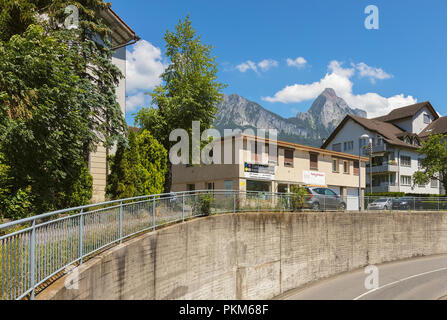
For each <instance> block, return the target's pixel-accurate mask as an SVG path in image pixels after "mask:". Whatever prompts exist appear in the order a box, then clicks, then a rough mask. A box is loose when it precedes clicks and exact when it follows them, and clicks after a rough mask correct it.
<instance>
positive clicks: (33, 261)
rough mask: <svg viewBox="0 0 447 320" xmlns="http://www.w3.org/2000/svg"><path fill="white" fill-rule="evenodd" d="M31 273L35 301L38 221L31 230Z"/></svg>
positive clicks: (32, 296)
mask: <svg viewBox="0 0 447 320" xmlns="http://www.w3.org/2000/svg"><path fill="white" fill-rule="evenodd" d="M30 255H31V257H30V259H31V265H30V269H31V270H30V271H31V288H32V291H31V300H34V290H35V284H36V220H33V224H32V230H31V252H30Z"/></svg>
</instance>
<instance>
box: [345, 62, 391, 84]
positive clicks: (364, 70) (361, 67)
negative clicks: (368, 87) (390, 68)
mask: <svg viewBox="0 0 447 320" xmlns="http://www.w3.org/2000/svg"><path fill="white" fill-rule="evenodd" d="M352 66H353V67H355V68H356V69H357V71H358V72H359V77H360V78H365V77H366V78H369V79H370V80H371V82H372V83H375V81H376V79H378V80H384V79H389V78H392V77H393V75H391V74H388V73H386V72H385V71H383V70H382V69H380V68H374V67H370V66H368V65H367V64H366V63H364V62H360V63H358V64H356V65H354V64H352Z"/></svg>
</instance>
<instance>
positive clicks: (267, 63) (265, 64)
mask: <svg viewBox="0 0 447 320" xmlns="http://www.w3.org/2000/svg"><path fill="white" fill-rule="evenodd" d="M277 66H278V61H276V60H272V59H265V60H262V61H261V62H259V63H258V67H259V68H261V70H262V71H267V70H268V69H270V68H274V67H277Z"/></svg>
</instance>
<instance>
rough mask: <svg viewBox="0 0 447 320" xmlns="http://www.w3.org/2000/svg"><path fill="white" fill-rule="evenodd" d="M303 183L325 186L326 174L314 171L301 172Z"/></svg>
mask: <svg viewBox="0 0 447 320" xmlns="http://www.w3.org/2000/svg"><path fill="white" fill-rule="evenodd" d="M303 182H304V183H305V184H316V185H320V186H325V185H326V173H324V172H316V171H303Z"/></svg>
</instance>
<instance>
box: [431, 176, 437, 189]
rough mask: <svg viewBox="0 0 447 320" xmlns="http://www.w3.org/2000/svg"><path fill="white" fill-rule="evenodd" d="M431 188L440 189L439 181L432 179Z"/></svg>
mask: <svg viewBox="0 0 447 320" xmlns="http://www.w3.org/2000/svg"><path fill="white" fill-rule="evenodd" d="M430 187H432V188H437V187H438V180H437V179H433V178H432V179H431V181H430Z"/></svg>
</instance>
